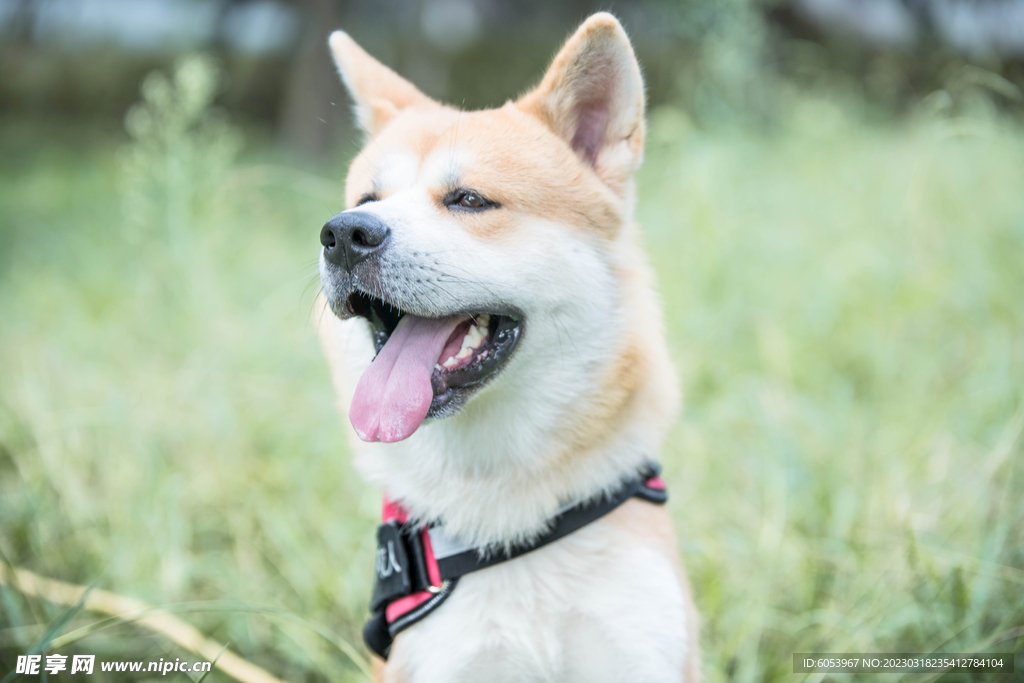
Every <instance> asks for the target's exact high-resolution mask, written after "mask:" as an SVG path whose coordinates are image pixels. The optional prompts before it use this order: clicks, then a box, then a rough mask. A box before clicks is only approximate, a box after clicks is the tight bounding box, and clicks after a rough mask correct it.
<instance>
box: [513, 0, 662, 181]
mask: <svg viewBox="0 0 1024 683" xmlns="http://www.w3.org/2000/svg"><path fill="white" fill-rule="evenodd" d="M516 106H518V107H519V108H520V109H521V110H523V111H525V112H527V113H529V114H532V115H534V116H536V117H537V118H539V119H541V121H543V122H544V123H545V124H546V125H547V126H548V128H550V129H551V130H552V131H553V132H554V133H555V134H556V135H558V136H559V137H561V138H562V139H563V140H565V141H566V142H567V143H569V144H570V145H571V146H572V148H573V149H574V150H575V151H576V153H577V154H579V155H580V157H581V158H582V159H584V160H585V161H587V162H588V163H589V164H590V165H591V166H592V167H593V168H594V170H595V171H596V172H597V175H598V176H599V177H600V178H601V179H602V180H604V181H605V183H607V184H608V185H609V186H611V187H612V189H615V190H622V189H623V187H622V185H623V184H624V183H626V182H627V181H628V180H629V179H630V177H631V176H632V174H633V172H634V171H636V169H637V168H638V167H639V166H640V162H641V160H642V159H643V147H644V82H643V78H642V77H641V76H640V65H639V64H637V61H636V56H635V55H634V54H633V47H632V45H630V43H629V38H628V37H627V36H626V32H625V31H624V30H623V29H622V26H621V25H620V24H619V21H618V20H617V19H616V18H615V17H614V16H612V15H611V14H608V13H607V12H600V13H598V14H594V15H592V16H591V17H590V18H588V19H587V20H586V21H585V22H583V24H582V25H581V26H580V27H579V28H578V29H577V30H576V33H574V34H573V35H572V37H571V38H569V40H567V41H566V43H565V45H564V46H563V47H562V49H561V50H560V51H559V53H558V55H557V56H556V57H555V59H554V61H553V62H552V63H551V66H550V67H549V68H548V71H547V73H546V74H545V75H544V79H543V80H542V81H541V83H540V85H539V86H537V88H536V89H534V90H533V91H532V92H529V93H527V94H526V95H524V96H523V97H522V98H521V99H520V100H519V101H518V102H517V103H516Z"/></svg>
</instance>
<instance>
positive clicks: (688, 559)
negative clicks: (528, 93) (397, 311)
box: [0, 0, 1024, 683]
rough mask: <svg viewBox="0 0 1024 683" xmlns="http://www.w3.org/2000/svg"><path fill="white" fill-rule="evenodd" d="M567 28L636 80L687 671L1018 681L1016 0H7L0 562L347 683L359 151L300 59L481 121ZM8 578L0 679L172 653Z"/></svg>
mask: <svg viewBox="0 0 1024 683" xmlns="http://www.w3.org/2000/svg"><path fill="white" fill-rule="evenodd" d="M597 10H611V11H613V12H614V13H616V14H617V15H618V16H619V17H620V19H621V20H622V22H623V24H624V25H625V27H626V29H627V31H628V32H629V34H630V36H631V37H632V39H633V41H634V45H635V48H636V52H637V54H638V56H639V58H640V61H641V63H642V66H643V70H644V75H645V79H646V82H647V86H648V100H649V136H648V138H649V139H648V145H647V160H646V163H645V166H644V168H643V169H642V171H641V172H640V175H639V177H638V184H639V193H640V194H639V206H638V219H639V221H640V223H641V224H642V226H643V228H644V232H645V235H646V239H647V242H648V249H649V252H650V253H651V255H652V260H653V262H654V265H655V267H656V270H657V273H658V278H659V288H660V290H661V292H662V295H663V299H664V305H665V314H666V320H667V328H668V331H669V335H670V344H671V348H672V351H673V355H674V358H675V361H676V370H677V371H678V374H679V377H680V382H681V383H682V386H683V389H684V392H685V395H686V407H685V409H684V411H683V413H682V415H681V418H680V420H679V423H678V426H677V427H676V429H675V430H674V431H673V433H672V435H671V437H670V438H669V440H668V442H667V443H666V445H665V448H664V452H663V453H662V454H661V458H662V461H663V463H664V464H665V469H666V475H667V478H668V480H669V484H670V487H671V501H670V508H671V510H672V513H673V515H674V516H675V518H676V521H677V525H678V530H679V535H680V539H681V552H682V554H683V559H684V562H685V563H686V565H687V567H688V568H689V571H690V574H691V578H692V581H693V583H694V587H695V593H696V599H697V603H698V606H699V608H700V610H701V612H702V614H703V617H704V627H703V631H702V640H703V647H704V651H705V657H706V664H705V675H706V678H707V680H708V681H709V683H718V682H721V681H742V682H747V681H750V682H753V681H782V680H786V681H790V680H796V679H797V678H800V679H804V678H806V679H807V680H815V681H817V680H821V677H820V676H815V675H802V674H801V675H794V674H793V673H792V655H793V653H794V652H973V651H993V652H1011V651H1013V652H1021V650H1022V648H1024V465H1022V460H1024V458H1022V455H1024V444H1022V431H1024V190H1022V188H1024V127H1022V124H1024V94H1022V88H1024V1H1021V0H643V1H637V2H624V1H618V2H605V3H593V2H582V1H569V2H558V3H554V2H542V1H539V0H536V1H535V0H385V1H379V2H371V1H370V0H361V1H351V2H350V1H342V0H337V1H333V0H304V1H301V2H300V1H295V2H286V1H284V0H251V1H247V0H173V1H172V0H0V563H2V564H3V565H6V566H13V567H20V568H23V569H26V570H30V571H32V572H35V573H36V574H38V575H41V576H43V577H49V578H52V579H59V580H62V581H67V582H71V583H74V584H80V585H92V586H95V587H96V588H97V589H104V590H108V591H112V592H114V593H117V594H120V595H123V596H128V597H131V598H134V599H138V600H142V601H145V602H147V603H148V604H150V605H157V606H161V607H162V608H163V609H165V610H166V611H168V612H170V613H173V614H174V615H176V616H177V617H178V618H180V619H182V620H184V621H185V622H187V623H189V624H191V625H193V626H195V627H196V628H197V629H198V630H199V631H200V632H201V633H202V634H203V635H204V636H205V637H207V638H209V639H210V640H211V641H213V642H215V643H217V644H218V646H223V645H225V644H226V645H227V646H228V647H229V648H230V650H231V651H233V652H236V653H238V654H239V655H240V656H242V657H244V658H246V659H247V660H249V661H250V662H252V663H254V664H256V665H258V666H260V667H262V668H264V669H265V670H267V671H269V672H270V673H272V674H273V675H275V676H277V677H279V678H280V679H283V680H288V681H298V680H303V681H310V682H313V681H364V680H367V677H366V670H367V661H368V656H367V653H366V651H365V650H364V649H363V647H362V644H361V641H360V637H359V632H360V628H361V624H362V620H363V617H364V615H365V605H366V602H367V596H368V593H369V587H370V567H371V564H372V553H373V547H372V539H373V536H372V533H373V528H374V526H375V524H376V522H377V519H378V516H379V501H380V492H379V491H375V490H373V489H371V488H369V487H366V486H364V485H363V484H362V483H361V482H360V481H359V480H358V478H357V477H356V476H355V475H354V474H353V472H352V471H351V469H350V467H349V465H348V456H347V453H346V449H345V444H344V434H345V431H344V429H345V427H344V425H342V424H341V423H340V420H339V418H338V417H337V413H336V410H335V407H334V398H333V395H332V391H331V388H330V385H329V382H328V378H327V373H326V368H325V365H324V363H323V361H322V359H321V355H320V352H319V349H318V348H317V344H316V340H315V328H316V324H317V321H318V319H319V316H320V315H321V314H322V311H319V310H317V309H316V308H314V301H315V295H316V293H317V290H318V282H317V277H316V257H317V252H318V247H319V245H318V240H317V235H318V232H319V226H321V225H322V224H323V221H324V220H325V219H326V218H328V217H329V216H331V215H333V214H334V213H335V212H337V211H338V210H339V209H340V208H341V206H342V202H341V197H342V179H343V177H344V172H345V168H346V165H347V162H348V160H349V159H351V157H352V156H353V155H354V154H355V152H356V151H357V150H358V147H359V145H360V137H359V135H358V133H357V132H356V131H355V130H354V129H353V126H352V120H351V117H350V114H349V102H348V100H347V98H346V95H345V94H344V92H343V91H342V88H341V87H340V85H339V83H338V79H337V77H336V75H335V73H334V70H333V67H332V64H331V62H330V59H329V56H328V52H327V50H326V46H325V44H326V37H327V35H328V34H329V33H330V31H331V30H333V29H334V28H338V27H343V28H344V29H345V30H347V31H348V32H349V33H350V34H351V35H353V37H355V38H356V39H357V40H358V41H359V42H361V43H362V44H363V45H364V46H365V47H366V48H367V49H368V50H369V51H370V52H371V53H373V54H374V55H376V56H377V57H378V58H380V59H381V60H382V61H384V62H385V63H387V64H389V65H390V66H392V67H393V68H395V69H396V70H397V71H398V72H399V73H401V74H403V75H405V76H406V77H408V78H409V79H411V80H412V81H413V82H415V83H416V84H417V85H418V86H419V87H420V88H421V89H422V90H423V91H424V92H426V93H427V94H429V95H431V96H433V97H435V98H438V99H441V100H444V101H447V102H450V103H453V104H456V105H459V106H464V107H466V108H477V107H486V106H495V105H500V104H502V103H503V102H504V101H505V100H506V99H508V98H511V97H514V96H515V95H516V94H517V93H520V92H522V91H523V90H525V89H526V88H528V87H529V86H530V85H532V84H533V83H535V82H536V81H537V80H538V79H539V78H540V76H541V74H542V73H543V70H544V68H545V66H546V64H547V61H548V60H549V59H550V58H551V56H552V55H553V53H554V52H555V50H556V49H557V48H558V47H559V45H560V43H561V41H562V40H563V39H564V38H565V37H566V36H567V35H568V34H569V33H570V32H571V31H572V30H573V29H574V28H575V27H576V25H577V24H578V23H579V22H580V21H581V20H582V19H583V18H584V17H585V16H587V15H588V14H589V13H591V12H593V11H597ZM0 576H3V577H4V578H3V579H2V581H0V678H2V680H3V681H4V682H5V683H6V681H8V680H10V679H9V678H6V677H4V676H6V675H7V672H8V671H11V672H13V671H14V664H15V660H16V658H17V656H18V655H19V654H25V653H28V652H40V653H53V652H56V653H59V654H66V655H71V654H77V653H84V654H96V655H97V657H98V659H105V660H121V659H124V660H155V659H159V658H161V657H163V658H165V659H174V658H177V657H183V658H191V659H195V658H196V657H194V656H192V655H189V654H188V652H187V651H186V650H184V649H182V648H181V647H180V646H179V645H177V644H175V643H174V642H172V640H170V639H168V638H167V637H165V636H164V635H161V634H159V633H156V632H154V631H153V630H152V629H151V628H147V627H146V625H145V624H144V623H140V622H139V618H138V617H139V615H138V614H125V615H122V616H121V617H115V618H109V617H108V615H105V614H102V613H100V612H99V611H97V610H95V609H87V608H85V607H84V606H83V605H74V604H71V605H68V604H62V601H61V600H59V599H57V598H56V597H55V596H54V595H52V594H46V593H47V592H46V591H42V593H44V594H43V595H40V594H39V593H40V590H37V589H35V588H33V587H32V586H31V585H28V584H27V583H25V582H24V581H21V582H19V581H18V580H16V579H15V578H14V577H13V576H12V575H11V574H9V573H5V572H0ZM51 593H52V592H51ZM63 602H64V603H67V602H68V601H67V600H64V601H63ZM70 602H72V603H74V600H72V601H70ZM1017 670H1018V672H1021V671H1024V661H1022V659H1021V658H1020V657H1018V660H1017ZM94 676H96V678H97V679H98V680H146V675H145V674H126V673H120V674H110V673H106V674H105V673H102V672H99V671H97V672H96V673H95V674H94ZM171 677H172V678H174V677H178V678H183V677H187V675H186V674H182V673H177V674H171ZM862 677H863V678H865V679H870V678H871V677H870V676H862ZM55 678H60V679H62V680H63V679H65V678H73V677H72V676H69V675H68V674H67V672H64V673H63V674H58V675H57V676H55ZM209 678H210V680H231V679H230V677H228V676H227V675H225V674H224V673H222V672H220V671H215V672H213V673H212V674H210V675H209ZM879 678H881V677H879ZM935 678H936V676H934V675H932V676H919V677H916V678H915V677H913V676H908V679H911V680H921V681H925V680H934V679H935ZM198 679H199V675H198V674H197V675H195V676H194V677H193V680H198ZM943 680H964V681H966V680H973V679H970V678H969V677H968V676H966V675H962V676H952V675H951V676H946V677H945V678H944V679H943ZM986 680H993V681H1008V680H1024V674H1022V673H1017V674H1004V675H1001V676H999V675H997V676H992V677H990V678H988V679H986Z"/></svg>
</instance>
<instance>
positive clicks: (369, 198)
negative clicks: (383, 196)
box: [356, 192, 380, 206]
mask: <svg viewBox="0 0 1024 683" xmlns="http://www.w3.org/2000/svg"><path fill="white" fill-rule="evenodd" d="M376 201H380V197H378V196H377V193H376V192H367V193H366V194H364V195H363V196H362V197H360V198H359V201H358V202H356V206H362V205H363V204H366V203H367V202H376Z"/></svg>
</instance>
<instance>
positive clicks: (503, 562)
mask: <svg viewBox="0 0 1024 683" xmlns="http://www.w3.org/2000/svg"><path fill="white" fill-rule="evenodd" d="M329 46H330V50H331V52H332V55H333V58H334V61H335V63H336V65H337V68H338V71H339V73H340V75H341V78H342V80H343V82H344V85H345V87H346V89H347V90H348V92H349V93H350V95H351V98H352V100H353V102H354V112H355V115H356V117H357V119H358V122H359V125H360V126H361V128H362V129H363V131H365V133H366V138H367V141H366V144H365V147H364V148H363V149H362V151H361V152H360V153H359V155H358V156H357V157H356V158H355V159H354V161H353V162H352V164H351V167H350V169H349V172H348V176H347V179H346V181H345V207H346V208H345V209H344V210H343V211H341V212H340V213H338V214H337V215H336V216H334V217H332V218H331V219H330V220H329V221H328V222H327V223H326V224H325V225H324V227H323V228H322V230H321V233H320V238H321V246H322V249H321V251H320V257H319V269H320V279H321V284H322V294H321V297H322V302H323V305H324V306H325V310H326V308H327V307H329V308H330V311H332V312H333V314H334V315H330V314H328V315H325V316H323V317H322V320H321V321H320V323H319V336H320V339H321V344H322V346H323V348H324V351H325V353H326V356H327V358H328V361H329V363H328V364H329V367H330V370H331V375H332V380H333V383H334V385H335V388H336V390H337V392H338V395H339V399H340V405H341V407H342V410H343V411H347V414H348V419H349V422H350V423H351V426H352V432H351V433H352V436H353V438H352V442H353V451H354V453H355V464H356V467H357V469H358V470H359V471H360V473H361V474H362V475H363V476H364V477H365V479H367V480H368V481H369V482H371V483H373V484H376V485H378V486H380V487H382V489H383V490H384V491H385V496H386V499H385V504H384V515H383V518H384V521H385V523H384V524H382V526H381V528H380V530H379V531H378V544H379V547H378V553H377V563H376V583H375V588H374V600H375V603H376V604H375V605H374V609H376V612H375V613H374V614H375V617H374V618H373V619H371V622H370V623H368V625H367V630H366V631H365V632H364V634H365V635H366V638H367V642H368V644H370V646H371V648H373V649H374V650H375V651H376V652H377V653H378V654H379V655H381V657H379V658H376V659H375V667H376V668H375V675H376V677H377V680H380V681H385V682H387V683H433V682H435V681H444V682H446V683H452V682H454V681H492V682H502V681H508V682H513V681H514V682H515V683H523V682H526V681H538V682H539V681H559V682H567V681H569V682H572V681H579V682H580V683H595V682H600V681H609V682H615V683H621V682H623V681H644V682H645V683H652V682H665V683H669V682H678V681H687V682H696V681H698V680H699V678H700V676H699V671H700V655H699V651H698V622H697V614H696V610H695V608H694V605H693V602H692V599H691V595H690V589H689V586H688V583H687V578H686V575H685V572H684V570H683V568H682V566H681V563H680V559H679V553H678V551H677V548H676V542H675V536H674V531H673V528H672V522H671V519H670V517H669V515H668V513H667V511H666V510H665V508H664V507H663V506H661V505H657V504H653V503H652V502H648V501H649V500H655V502H658V496H659V495H662V496H663V495H664V493H663V492H662V493H661V494H659V490H660V488H661V485H660V483H659V481H660V480H659V479H658V478H657V476H656V471H655V470H652V469H650V465H649V463H650V462H651V461H652V460H653V459H654V458H656V456H657V453H658V451H659V447H660V445H661V442H662V440H663V439H664V437H665V435H666V433H667V430H668V428H669V427H670V424H671V422H672V420H673V419H674V416H675V414H676V411H677V409H678V405H679V400H680V399H679V395H678V388H677V381H676V374H675V371H674V370H673V367H672V363H671V360H670V358H669V353H668V350H667V345H666V342H665V339H664V333H663V330H662V315H661V311H660V307H659V303H658V299H657V296H656V294H655V292H654V289H653V276H652V272H651V269H650V267H649V266H648V263H647V260H646V257H645V255H644V253H643V251H642V248H641V246H640V243H639V242H640V238H639V232H638V228H637V226H635V225H634V223H633V222H632V214H633V209H634V204H635V201H636V199H635V197H636V195H635V187H634V179H633V176H634V173H635V172H636V170H637V169H638V167H639V166H640V163H641V160H642V157H643V147H644V130H645V124H644V109H645V98H644V85H643V80H642V77H641V72H640V67H639V64H638V62H637V60H636V57H635V55H634V53H633V49H632V45H631V44H630V41H629V38H628V37H627V35H626V33H625V31H624V30H623V28H622V26H621V25H620V24H619V22H618V20H617V19H616V18H615V17H614V16H612V15H611V14H607V13H599V14H594V15H593V16H591V17H589V18H588V19H587V20H586V21H585V22H584V23H583V24H582V25H581V26H580V27H579V29H578V30H577V31H576V32H575V33H574V34H573V35H572V36H571V37H570V38H569V39H568V40H567V42H566V43H565V44H564V46H563V47H562V48H561V50H560V51H559V52H558V53H557V55H556V56H555V58H554V60H553V62H552V63H551V65H550V68H549V69H548V71H547V72H546V74H545V75H544V76H543V78H542V80H541V81H540V84H539V85H538V86H537V87H536V88H534V89H533V90H530V91H529V92H527V93H526V94H524V95H523V96H521V97H519V98H518V99H516V100H514V101H509V102H507V103H506V104H505V105H504V106H502V107H499V108H496V109H488V110H481V111H460V110H459V109H456V108H453V107H450V106H447V105H444V104H440V103H438V102H436V101H434V100H432V99H430V98H429V97H427V96H426V95H424V94H422V93H421V92H420V91H419V90H417V89H416V87H415V86H413V85H412V84H411V83H409V82H408V81H406V80H405V79H403V78H402V77H401V76H399V75H398V74H396V73H395V72H394V71H392V70H391V69H389V68H387V67H386V66H384V65H383V64H381V63H380V62H378V61H377V60H375V59H374V58H373V57H371V56H370V55H369V54H367V53H366V52H365V51H364V50H363V49H362V48H360V47H359V46H358V45H357V44H356V43H355V42H354V41H353V40H352V38H350V37H349V36H348V35H347V34H345V33H344V32H341V31H337V32H335V33H333V34H332V35H331V37H330V40H329ZM645 468H646V469H645ZM645 492H646V493H645ZM662 500H663V498H662ZM580 515H582V516H583V517H586V519H584V520H583V523H582V524H579V517H580ZM567 518H573V519H576V522H575V523H567V522H566V519H567ZM577 527H578V528H577ZM410 544H411V545H410ZM413 546H415V547H413ZM453 546H456V547H455V550H452V547H453ZM456 551H459V552H461V555H457V557H460V558H461V560H460V561H463V562H464V563H468V564H466V565H465V566H468V567H469V569H470V571H469V572H468V573H465V572H463V574H464V575H462V574H459V571H462V570H459V571H454V570H451V569H450V568H449V570H448V571H449V574H450V575H451V576H452V577H454V576H456V575H458V576H459V578H458V579H457V584H458V585H457V588H455V584H456V579H455V578H451V579H450V580H449V579H445V578H444V571H443V570H444V566H445V562H450V561H451V557H452V556H453V555H452V553H454V552H456ZM445 553H448V555H447V556H445ZM446 557H447V559H446ZM415 567H418V569H417V570H416V571H418V572H419V579H417V578H416V576H415V571H413V569H414V568H415ZM438 567H441V569H442V571H440V572H439V570H438ZM463 569H465V567H463ZM403 582H404V583H403ZM410 605H411V607H410ZM396 606H398V608H397V611H396ZM428 607H429V609H427V608H428ZM410 615H411V616H410ZM374 619H375V620H374ZM384 658H386V661H385V659H384Z"/></svg>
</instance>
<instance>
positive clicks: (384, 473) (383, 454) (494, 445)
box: [356, 279, 678, 545]
mask: <svg viewBox="0 0 1024 683" xmlns="http://www.w3.org/2000/svg"><path fill="white" fill-rule="evenodd" d="M638 285H639V286H643V287H646V285H647V282H646V280H644V279H642V281H641V282H639V283H638ZM633 301H634V302H636V301H638V299H636V298H634V299H633ZM639 301H643V302H644V305H638V306H635V307H634V310H632V311H630V312H629V313H628V314H626V315H625V317H624V318H620V320H630V319H641V320H643V321H644V322H645V325H643V326H641V325H633V324H630V325H626V326H624V329H627V330H635V331H638V332H639V333H634V336H622V337H620V338H617V339H614V340H609V339H608V338H607V337H606V338H604V339H602V340H600V341H597V342H595V343H596V344H609V343H612V344H613V346H612V348H615V349H617V350H618V352H617V353H614V354H610V355H609V354H607V348H608V347H607V346H606V347H605V355H606V357H607V359H608V360H607V362H606V363H605V367H601V368H598V369H599V371H598V372H594V369H595V368H594V367H593V366H591V367H590V368H589V372H588V369H587V368H585V367H583V366H585V365H586V364H587V362H588V358H587V355H588V352H587V348H585V347H580V348H578V349H577V351H578V353H575V354H572V355H571V356H568V355H567V356H566V358H565V362H564V363H563V364H562V365H560V366H559V367H557V368H554V369H552V368H545V369H544V370H543V372H541V371H538V376H528V375H525V374H523V373H519V374H517V375H516V376H515V377H505V378H502V379H503V380H505V382H504V383H503V385H502V386H500V387H495V388H494V390H485V391H483V392H481V394H480V395H479V396H477V397H476V398H475V399H474V400H473V401H472V402H471V403H470V404H469V405H467V406H466V408H465V409H464V410H463V411H462V412H461V413H459V414H457V415H455V416H452V417H449V418H446V419H443V420H437V421H434V422H431V423H428V424H426V425H424V426H423V427H422V428H421V429H420V430H419V431H417V432H416V433H415V434H414V435H413V436H412V437H411V438H409V439H407V440H405V441H403V442H400V443H395V444H373V445H370V446H369V447H365V448H361V449H360V450H359V456H358V457H357V459H356V464H357V467H358V468H359V469H360V471H361V472H362V473H363V475H364V476H365V477H366V478H367V479H368V480H369V481H371V482H373V483H375V484H377V485H379V486H381V487H382V488H383V489H384V490H385V491H386V493H387V495H388V496H389V497H390V498H392V499H393V500H396V501H399V502H400V503H401V504H402V505H403V506H405V508H406V509H407V510H409V512H410V514H411V516H412V517H413V519H416V520H418V521H421V522H431V521H437V520H443V521H444V523H445V525H446V528H447V530H448V531H449V532H450V533H451V534H453V535H455V536H457V537H459V538H460V539H461V540H463V541H465V542H468V543H472V544H474V545H492V544H499V545H507V544H512V543H519V542H523V541H528V540H530V539H531V537H533V536H535V535H537V534H538V533H540V532H542V531H544V529H545V526H546V524H547V523H548V521H549V520H550V519H551V518H552V517H553V516H554V515H555V514H556V513H557V511H558V510H559V508H561V507H562V506H563V505H565V504H567V503H572V502H576V501H581V500H585V499H588V498H592V497H594V496H597V495H599V494H601V493H602V492H607V491H611V490H613V489H614V488H615V487H616V486H617V485H618V484H619V483H620V482H621V481H622V480H623V479H624V478H627V477H630V476H633V475H635V474H636V473H637V471H639V470H640V469H641V468H642V467H643V465H644V463H645V462H646V461H649V460H651V459H657V457H658V455H659V451H660V447H661V442H662V440H663V438H664V435H665V434H666V432H667V430H668V427H669V426H670V423H671V421H672V419H673V418H674V416H675V412H676V406H677V402H678V399H677V396H676V384H675V376H674V374H675V373H674V372H673V370H672V364H671V361H670V359H669V355H668V351H667V348H666V347H665V344H664V339H663V336H662V335H661V330H660V325H659V324H658V320H660V311H658V308H657V304H656V300H655V299H654V298H653V296H651V297H641V298H640V299H639ZM630 322H631V323H632V322H633V320H630ZM577 363H578V364H579V365H580V367H577V366H576V364H577ZM580 377H589V378H591V382H592V384H591V385H590V386H582V385H581V384H580V379H579V378H580ZM536 387H548V390H547V393H546V394H544V395H543V396H538V394H537V392H536V391H535V390H533V389H534V388H536ZM559 389H561V390H559Z"/></svg>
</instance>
